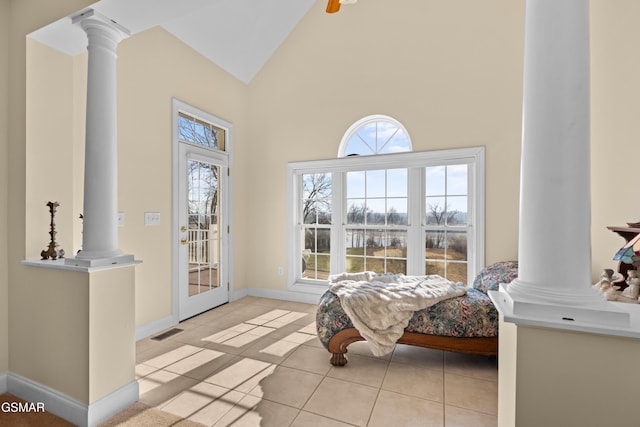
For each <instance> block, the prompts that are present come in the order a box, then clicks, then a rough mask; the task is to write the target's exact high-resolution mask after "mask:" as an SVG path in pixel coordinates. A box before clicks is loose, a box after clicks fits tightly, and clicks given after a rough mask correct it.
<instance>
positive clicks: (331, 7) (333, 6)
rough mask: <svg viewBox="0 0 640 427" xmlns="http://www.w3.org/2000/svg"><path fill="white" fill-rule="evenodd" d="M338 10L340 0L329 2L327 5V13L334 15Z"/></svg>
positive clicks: (330, 0)
mask: <svg viewBox="0 0 640 427" xmlns="http://www.w3.org/2000/svg"><path fill="white" fill-rule="evenodd" d="M339 10H340V0H329V3H327V13H336V12H337V11H339Z"/></svg>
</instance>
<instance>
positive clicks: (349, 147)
mask: <svg viewBox="0 0 640 427" xmlns="http://www.w3.org/2000/svg"><path fill="white" fill-rule="evenodd" d="M407 151H412V149H411V139H410V138H409V134H408V133H407V130H406V129H405V128H404V126H402V124H401V123H400V122H399V121H397V120H396V119H394V118H391V117H389V116H383V115H379V114H378V115H374V116H367V117H364V118H362V119H360V120H358V121H357V122H355V123H354V124H353V125H351V127H350V128H349V129H347V131H346V132H345V134H344V136H343V137H342V141H341V142H340V148H339V150H338V157H347V156H355V155H359V156H370V155H373V154H391V153H404V152H407Z"/></svg>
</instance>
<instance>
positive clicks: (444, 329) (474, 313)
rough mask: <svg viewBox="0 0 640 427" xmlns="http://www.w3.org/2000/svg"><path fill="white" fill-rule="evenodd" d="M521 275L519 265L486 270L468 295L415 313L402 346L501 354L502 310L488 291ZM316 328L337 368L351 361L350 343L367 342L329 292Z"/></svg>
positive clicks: (498, 265)
mask: <svg viewBox="0 0 640 427" xmlns="http://www.w3.org/2000/svg"><path fill="white" fill-rule="evenodd" d="M517 275H518V264H517V262H516V261H504V262H499V263H496V264H492V265H490V266H488V267H486V268H485V269H483V270H482V271H481V272H480V274H478V276H477V277H476V278H475V280H474V282H473V285H472V287H470V288H468V289H467V292H466V294H465V295H463V296H459V297H455V298H451V299H447V300H444V301H440V302H438V303H437V304H435V305H433V306H431V307H429V308H426V309H424V310H420V311H416V312H414V313H413V317H411V319H410V321H409V324H408V326H407V327H406V328H405V329H404V334H403V335H402V336H401V337H400V338H399V339H398V340H397V343H399V344H409V345H414V346H419V347H426V348H432V349H437V350H445V351H453V352H459V353H467V354H478V355H487V356H489V355H496V354H497V353H498V312H497V311H496V309H495V307H494V306H493V303H492V302H491V300H490V299H489V297H488V295H487V292H488V291H489V290H497V289H498V286H499V284H500V283H510V282H511V281H513V280H514V279H515V278H516V277H517ZM316 328H317V332H318V338H319V339H320V341H321V342H322V345H323V346H324V347H325V348H326V349H327V350H328V351H329V353H330V354H331V359H330V363H331V364H332V365H333V366H344V365H346V363H347V358H346V353H347V347H348V346H349V344H351V343H353V342H356V341H364V340H365V339H364V338H363V337H362V335H361V334H360V333H359V332H358V330H357V329H356V328H355V327H354V326H353V323H352V322H351V319H349V316H347V314H346V313H345V311H344V309H343V308H342V306H341V304H340V300H339V298H338V297H337V296H336V295H334V294H333V293H332V292H331V291H330V290H327V291H326V292H325V293H324V294H323V295H322V297H321V298H320V302H319V304H318V310H317V312H316Z"/></svg>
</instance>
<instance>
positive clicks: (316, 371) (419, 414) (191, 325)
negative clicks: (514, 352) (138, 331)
mask: <svg viewBox="0 0 640 427" xmlns="http://www.w3.org/2000/svg"><path fill="white" fill-rule="evenodd" d="M315 310H316V307H315V306H314V305H310V304H301V303H295V302H287V301H280V300H272V299H265V298H255V297H245V298H242V299H241V300H239V301H235V302H232V303H229V304H226V305H224V306H221V307H218V308H216V309H214V310H211V311H209V312H206V313H204V314H201V315H200V316H197V317H194V318H192V319H189V320H187V321H185V322H182V323H181V324H180V325H179V326H178V327H179V328H181V329H184V331H183V332H180V333H178V334H176V335H173V336H172V337H170V338H167V339H165V340H162V341H154V340H151V339H149V338H148V339H145V340H142V341H139V342H138V343H137V363H138V364H137V366H136V375H137V378H138V382H139V384H140V401H141V402H142V403H144V404H146V405H148V406H151V407H156V408H157V409H160V410H162V411H165V412H168V413H171V414H174V415H177V416H179V417H181V418H185V419H189V420H191V421H194V422H198V423H201V424H204V425H207V426H216V427H218V426H229V425H233V426H262V427H268V426H274V427H284V426H291V427H303V426H310V427H311V426H313V427H322V426H328V427H332V426H336V427H337V426H370V427H373V426H385V427H386V426H391V425H392V426H396V427H397V426H446V427H452V426H473V427H478V426H495V425H497V417H496V414H497V408H498V382H497V380H498V369H497V359H496V358H495V357H483V356H469V355H462V354H456V353H448V352H442V351H435V350H429V349H423V348H417V347H410V346H404V345H398V346H396V348H395V350H394V351H393V353H392V354H390V355H388V356H386V357H384V358H375V357H373V356H372V354H371V353H370V351H369V350H368V348H367V344H366V343H364V342H359V343H354V344H352V345H351V346H349V354H348V356H347V357H348V359H349V363H348V364H347V365H346V366H344V367H332V366H331V365H330V364H329V353H328V352H327V351H326V350H325V349H324V348H323V347H322V344H320V341H319V340H318V338H317V336H316V332H315Z"/></svg>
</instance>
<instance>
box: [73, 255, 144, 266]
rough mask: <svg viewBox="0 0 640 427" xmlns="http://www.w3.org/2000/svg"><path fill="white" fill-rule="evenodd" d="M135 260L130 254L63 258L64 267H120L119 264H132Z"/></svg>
mask: <svg viewBox="0 0 640 427" xmlns="http://www.w3.org/2000/svg"><path fill="white" fill-rule="evenodd" d="M134 262H135V259H134V258H133V255H132V254H121V253H118V254H117V255H112V256H108V257H96V258H93V257H87V256H86V255H85V257H82V256H79V255H77V256H75V257H71V258H65V262H64V263H65V265H71V266H76V267H87V268H88V267H104V266H109V265H120V264H133V263H134Z"/></svg>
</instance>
